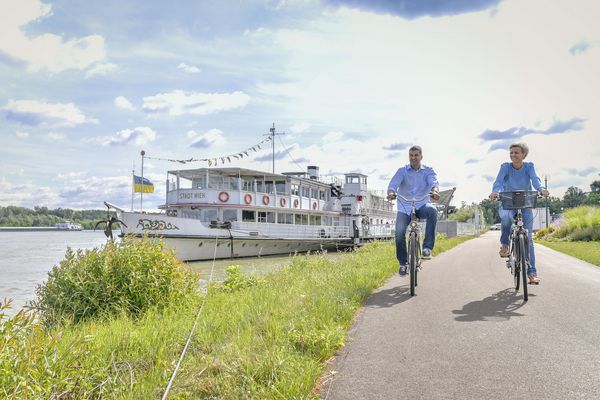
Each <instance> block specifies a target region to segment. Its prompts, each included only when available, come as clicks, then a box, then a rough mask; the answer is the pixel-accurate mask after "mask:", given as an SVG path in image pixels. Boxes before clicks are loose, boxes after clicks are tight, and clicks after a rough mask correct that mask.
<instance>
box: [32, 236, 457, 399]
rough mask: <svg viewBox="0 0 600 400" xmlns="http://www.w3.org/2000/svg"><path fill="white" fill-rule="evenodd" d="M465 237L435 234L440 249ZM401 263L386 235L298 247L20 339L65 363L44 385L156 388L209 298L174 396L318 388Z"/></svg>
mask: <svg viewBox="0 0 600 400" xmlns="http://www.w3.org/2000/svg"><path fill="white" fill-rule="evenodd" d="M465 240H468V238H451V239H445V238H444V239H439V240H438V242H437V244H436V251H435V253H436V254H439V253H440V252H442V251H445V250H447V249H449V248H451V247H454V246H456V245H458V244H460V243H462V242H463V241H465ZM233 262H235V261H233ZM396 272H397V262H396V260H395V257H394V247H393V245H392V244H390V243H372V244H369V245H367V246H365V247H364V248H361V249H359V250H357V251H354V252H351V253H348V254H345V255H342V256H340V257H337V258H335V259H333V260H331V259H326V258H325V257H322V256H320V255H309V256H297V257H294V258H293V260H292V263H291V265H290V266H288V267H285V268H283V269H282V270H280V271H277V272H274V273H271V274H268V275H267V276H265V277H262V278H249V277H246V276H244V275H241V274H239V273H236V272H235V271H232V272H231V273H230V279H228V280H226V281H225V282H224V284H223V285H213V286H211V288H210V289H209V291H208V292H207V294H202V293H199V292H196V293H195V294H194V295H191V296H189V297H188V298H187V299H186V300H185V301H183V302H178V304H172V305H170V306H169V307H167V308H166V309H165V310H163V311H162V312H160V313H159V312H154V311H150V312H148V313H146V314H145V315H144V316H143V317H142V318H140V319H139V320H133V319H130V318H128V317H124V316H122V317H117V318H111V319H109V320H106V321H104V322H86V323H82V324H79V325H75V326H70V327H66V328H60V329H55V330H52V331H50V332H45V331H42V330H40V328H39V327H35V328H32V331H31V332H30V334H28V335H26V337H24V338H23V340H27V341H28V343H27V344H24V347H27V346H35V345H36V344H37V345H43V346H45V349H46V350H45V351H46V352H49V354H55V355H56V357H55V359H53V362H54V363H55V365H52V366H50V368H46V369H47V370H59V371H62V372H61V373H60V374H58V375H57V376H58V378H60V379H61V382H60V383H61V384H62V385H56V382H54V381H53V379H55V378H52V377H46V379H41V377H44V374H47V373H48V372H44V369H42V370H40V374H42V376H41V377H40V376H38V377H37V380H38V381H40V382H42V384H45V385H53V386H50V387H48V388H47V389H50V388H51V387H70V389H67V390H68V391H72V393H76V391H79V393H82V391H85V393H87V395H88V396H89V397H103V398H107V399H109V398H159V397H160V396H161V395H162V393H163V391H164V389H165V387H166V385H167V382H168V380H169V377H170V375H171V373H172V370H173V367H174V365H175V363H176V362H177V359H178V357H179V355H180V353H181V350H182V348H183V345H184V343H185V340H186V338H187V336H188V334H189V332H190V329H191V327H192V325H193V323H194V320H195V318H196V314H197V313H198V309H199V307H200V304H202V303H203V302H204V305H203V308H202V312H201V315H200V318H199V322H198V325H197V327H196V331H195V335H194V338H193V341H192V343H191V347H190V351H189V352H188V353H187V355H186V358H185V359H184V361H183V363H182V367H181V370H180V371H179V374H178V376H177V379H176V380H175V383H174V386H173V388H172V390H171V397H173V398H221V399H239V398H260V399H281V398H286V399H287V398H314V397H316V394H315V393H314V392H313V388H314V386H315V383H316V382H317V380H318V378H319V377H320V376H321V374H322V371H323V367H324V363H325V362H326V360H328V359H329V358H330V357H331V356H332V355H333V354H334V353H335V351H336V350H337V349H338V348H339V347H340V346H343V344H344V338H345V335H346V331H347V329H348V327H349V325H350V323H351V321H352V318H353V316H354V314H355V313H356V311H357V310H358V309H359V308H360V307H361V305H362V303H363V301H364V300H365V299H366V298H367V297H368V296H369V294H370V293H371V292H372V291H373V290H374V289H375V288H377V287H379V286H381V285H382V284H383V282H385V281H386V280H387V279H388V278H389V277H390V276H391V275H393V274H395V273H396ZM70 373H72V374H74V375H73V376H69V374H70ZM58 378H56V379H58ZM44 382H45V383H44ZM65 385H66V386H65ZM69 385H70V386H69ZM63 390H65V389H63ZM45 394H53V393H52V392H45ZM42 397H44V396H42ZM45 397H50V396H45Z"/></svg>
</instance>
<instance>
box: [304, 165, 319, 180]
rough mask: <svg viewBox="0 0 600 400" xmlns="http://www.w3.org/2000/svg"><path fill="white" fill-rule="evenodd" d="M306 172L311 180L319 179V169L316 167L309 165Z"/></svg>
mask: <svg viewBox="0 0 600 400" xmlns="http://www.w3.org/2000/svg"><path fill="white" fill-rule="evenodd" d="M306 172H307V173H308V177H309V178H310V179H319V167H317V166H315V165H309V166H308V167H306Z"/></svg>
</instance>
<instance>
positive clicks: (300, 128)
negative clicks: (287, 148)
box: [290, 122, 310, 135]
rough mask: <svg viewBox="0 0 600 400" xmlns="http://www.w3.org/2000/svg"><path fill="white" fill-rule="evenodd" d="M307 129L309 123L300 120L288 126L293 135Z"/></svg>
mask: <svg viewBox="0 0 600 400" xmlns="http://www.w3.org/2000/svg"><path fill="white" fill-rule="evenodd" d="M309 129H310V124H309V123H306V122H300V123H298V124H294V125H292V126H290V132H291V133H292V134H295V135H296V134H299V133H303V132H306V131H307V130H309Z"/></svg>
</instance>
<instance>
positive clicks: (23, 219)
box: [0, 206, 114, 229]
mask: <svg viewBox="0 0 600 400" xmlns="http://www.w3.org/2000/svg"><path fill="white" fill-rule="evenodd" d="M111 215H114V213H111ZM104 219H106V211H105V210H71V209H69V208H55V209H52V210H51V209H49V208H48V207H39V206H35V207H34V208H33V209H30V208H25V207H17V206H7V207H0V226H2V227H8V226H10V227H38V226H39V227H43V226H54V225H56V224H57V223H59V222H61V221H65V220H69V221H71V222H75V223H78V224H80V225H81V226H82V227H83V228H84V229H93V228H94V225H95V224H96V222H98V221H100V220H104Z"/></svg>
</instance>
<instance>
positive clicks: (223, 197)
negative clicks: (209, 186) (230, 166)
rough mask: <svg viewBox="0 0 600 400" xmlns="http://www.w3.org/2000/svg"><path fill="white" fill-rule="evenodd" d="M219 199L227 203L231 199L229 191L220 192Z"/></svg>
mask: <svg viewBox="0 0 600 400" xmlns="http://www.w3.org/2000/svg"><path fill="white" fill-rule="evenodd" d="M219 201H220V202H221V203H227V202H228V201H229V193H227V192H221V193H219Z"/></svg>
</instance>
